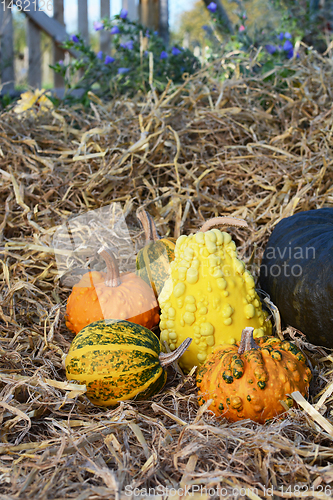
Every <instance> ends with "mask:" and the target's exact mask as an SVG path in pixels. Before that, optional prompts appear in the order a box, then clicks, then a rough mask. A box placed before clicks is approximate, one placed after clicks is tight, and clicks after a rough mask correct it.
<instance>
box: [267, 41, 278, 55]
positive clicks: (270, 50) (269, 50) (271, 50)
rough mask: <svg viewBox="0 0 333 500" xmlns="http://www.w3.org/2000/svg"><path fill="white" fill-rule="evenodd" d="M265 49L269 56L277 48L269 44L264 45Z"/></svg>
mask: <svg viewBox="0 0 333 500" xmlns="http://www.w3.org/2000/svg"><path fill="white" fill-rule="evenodd" d="M265 49H266V50H267V52H268V53H269V54H274V53H275V52H276V51H277V48H276V47H275V45H271V44H270V43H269V44H267V45H265Z"/></svg>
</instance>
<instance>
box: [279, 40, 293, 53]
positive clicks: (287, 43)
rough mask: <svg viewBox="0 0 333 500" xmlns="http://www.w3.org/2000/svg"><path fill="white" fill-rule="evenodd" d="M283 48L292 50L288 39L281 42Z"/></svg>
mask: <svg viewBox="0 0 333 500" xmlns="http://www.w3.org/2000/svg"><path fill="white" fill-rule="evenodd" d="M282 48H283V50H284V51H286V52H289V51H290V50H292V49H293V48H294V46H293V44H292V43H291V41H290V40H286V41H285V42H284V44H283V47H282Z"/></svg>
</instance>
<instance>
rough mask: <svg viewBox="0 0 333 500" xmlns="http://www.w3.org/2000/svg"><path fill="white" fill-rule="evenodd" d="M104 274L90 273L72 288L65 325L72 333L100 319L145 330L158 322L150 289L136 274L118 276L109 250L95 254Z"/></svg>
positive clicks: (154, 299) (156, 310) (156, 304)
mask: <svg viewBox="0 0 333 500" xmlns="http://www.w3.org/2000/svg"><path fill="white" fill-rule="evenodd" d="M98 253H99V254H100V255H101V256H102V257H103V259H104V260H105V262H106V265H107V271H106V273H103V272H97V271H91V272H89V273H86V274H84V275H83V276H82V278H81V280H80V281H79V283H77V284H76V285H74V287H73V290H72V293H71V295H70V296H69V298H68V301H67V309H66V325H67V327H68V328H69V329H70V330H72V331H73V332H74V333H78V332H79V331H80V330H82V328H84V327H85V326H87V325H89V324H90V323H93V322H94V321H99V320H102V319H122V320H128V321H130V322H132V323H137V324H139V325H142V326H144V327H146V328H148V329H151V328H153V327H154V326H156V325H157V324H158V322H159V306H158V303H157V301H156V298H155V295H154V292H153V289H152V288H151V287H150V286H149V285H147V283H145V282H144V281H143V280H142V279H141V278H140V277H139V276H137V275H136V274H135V273H128V274H122V275H120V274H119V268H118V265H117V262H116V259H115V257H114V255H113V253H112V252H111V251H108V250H106V249H105V248H104V247H102V248H101V249H100V250H99V252H98Z"/></svg>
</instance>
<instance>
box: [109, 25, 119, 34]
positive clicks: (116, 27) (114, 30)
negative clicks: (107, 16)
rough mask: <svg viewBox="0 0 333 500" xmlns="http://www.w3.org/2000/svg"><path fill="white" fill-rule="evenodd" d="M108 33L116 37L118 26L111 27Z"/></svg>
mask: <svg viewBox="0 0 333 500" xmlns="http://www.w3.org/2000/svg"><path fill="white" fill-rule="evenodd" d="M110 33H111V35H117V34H118V33H120V29H119V28H118V26H113V28H111V31H110Z"/></svg>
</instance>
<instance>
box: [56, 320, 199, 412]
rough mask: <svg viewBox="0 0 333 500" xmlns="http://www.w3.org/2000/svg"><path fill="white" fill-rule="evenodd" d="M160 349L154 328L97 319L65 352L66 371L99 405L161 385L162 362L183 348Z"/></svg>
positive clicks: (134, 396) (142, 395) (155, 389)
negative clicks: (82, 385)
mask: <svg viewBox="0 0 333 500" xmlns="http://www.w3.org/2000/svg"><path fill="white" fill-rule="evenodd" d="M190 342H191V339H187V340H186V341H185V342H184V344H182V346H180V347H179V350H177V351H174V352H173V353H168V354H166V353H162V352H161V350H162V346H161V343H160V341H159V339H158V338H157V337H156V335H154V333H153V332H151V331H150V330H148V329H147V328H145V327H143V326H140V325H138V324H136V323H131V322H129V321H121V320H118V321H117V320H105V321H104V320H101V321H96V322H95V323H92V324H90V325H88V326H86V327H85V328H83V329H82V330H81V331H80V333H79V334H78V335H76V337H75V338H74V340H73V342H72V344H71V347H70V349H69V352H68V355H67V356H66V360H65V366H66V376H67V378H68V380H75V381H77V382H78V383H80V384H85V385H86V387H87V392H86V395H87V396H88V398H89V399H90V401H91V402H92V403H94V404H96V405H99V406H114V405H116V404H117V403H118V402H119V401H126V400H132V399H136V400H142V399H149V398H150V397H151V396H153V395H155V394H157V393H158V392H159V391H160V390H161V389H162V388H163V386H164V384H165V382H166V379H167V373H166V371H165V367H166V366H168V365H170V364H171V363H173V362H174V361H176V360H177V359H178V357H179V356H180V355H181V354H182V353H183V352H184V351H185V349H186V348H187V347H188V345H189V344H190Z"/></svg>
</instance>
